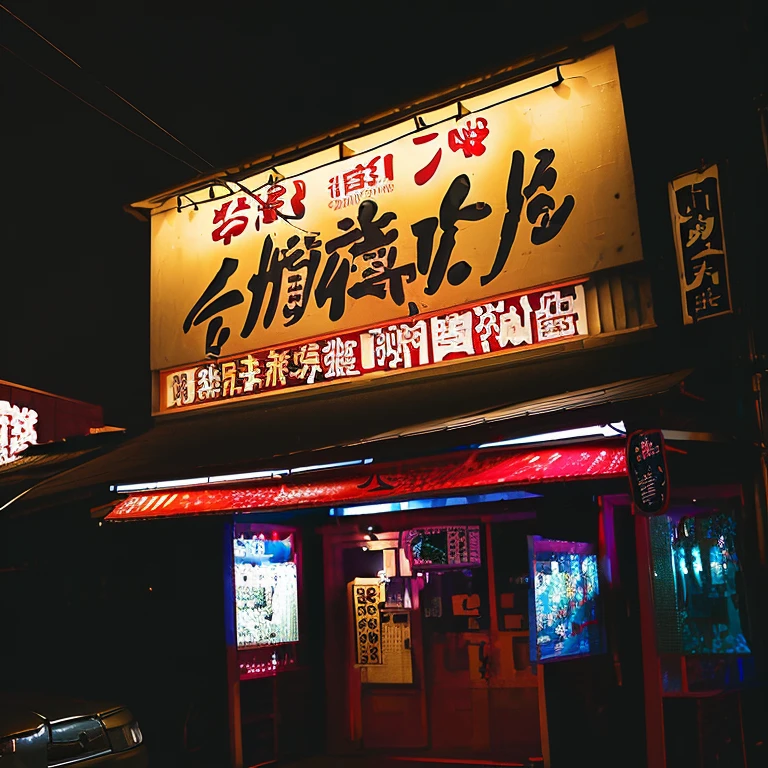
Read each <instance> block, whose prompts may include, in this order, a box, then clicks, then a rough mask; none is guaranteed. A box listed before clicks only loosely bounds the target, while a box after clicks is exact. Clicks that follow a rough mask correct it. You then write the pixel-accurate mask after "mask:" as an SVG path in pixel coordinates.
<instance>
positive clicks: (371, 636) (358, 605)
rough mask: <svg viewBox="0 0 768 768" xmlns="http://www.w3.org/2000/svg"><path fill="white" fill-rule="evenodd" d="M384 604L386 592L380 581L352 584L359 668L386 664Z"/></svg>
mask: <svg viewBox="0 0 768 768" xmlns="http://www.w3.org/2000/svg"><path fill="white" fill-rule="evenodd" d="M383 604H384V592H383V589H382V584H381V582H380V581H379V580H378V579H365V578H358V579H355V581H354V582H353V583H352V620H353V623H354V627H355V651H356V657H355V661H356V664H357V665H358V666H367V665H369V664H374V665H376V664H383V663H384V661H383V653H382V638H381V606H382V605H383Z"/></svg>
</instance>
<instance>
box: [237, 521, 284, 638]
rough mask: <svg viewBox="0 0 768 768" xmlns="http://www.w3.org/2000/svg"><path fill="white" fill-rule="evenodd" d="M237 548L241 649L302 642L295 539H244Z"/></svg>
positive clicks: (238, 541)
mask: <svg viewBox="0 0 768 768" xmlns="http://www.w3.org/2000/svg"><path fill="white" fill-rule="evenodd" d="M233 546H234V555H235V621H236V627H237V646H238V648H258V647H262V646H266V645H280V644H283V643H296V642H298V640H299V597H298V575H297V570H296V563H295V561H294V559H293V548H292V537H291V536H288V537H286V538H282V539H280V538H276V539H270V538H266V537H265V536H264V535H263V534H260V535H254V536H251V537H247V538H246V537H245V536H242V537H238V538H236V539H235V540H234V542H233Z"/></svg>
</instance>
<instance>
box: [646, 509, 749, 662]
mask: <svg viewBox="0 0 768 768" xmlns="http://www.w3.org/2000/svg"><path fill="white" fill-rule="evenodd" d="M738 545H739V542H738V535H737V531H736V519H735V516H734V514H733V512H732V511H730V510H722V509H709V510H704V511H701V512H698V511H697V512H696V513H695V514H692V513H691V510H680V511H673V512H671V513H670V514H668V515H662V516H660V517H656V518H653V519H652V520H651V549H652V560H653V575H654V580H653V583H654V604H655V611H656V627H657V637H658V642H659V651H660V652H661V653H676V654H684V655H692V654H705V653H707V654H723V653H733V654H747V653H751V649H750V647H749V644H748V642H747V639H746V637H745V630H746V606H745V601H744V589H743V575H742V566H741V561H740V560H739V554H738Z"/></svg>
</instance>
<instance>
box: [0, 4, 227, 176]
mask: <svg viewBox="0 0 768 768" xmlns="http://www.w3.org/2000/svg"><path fill="white" fill-rule="evenodd" d="M0 9H2V10H4V11H5V12H6V13H7V14H8V15H9V16H12V17H13V18H14V19H16V21H18V22H19V24H22V25H23V26H25V27H26V28H27V29H28V30H29V31H30V32H32V33H33V34H35V35H37V37H39V38H40V39H41V40H42V41H43V42H45V43H46V44H47V45H49V46H50V47H51V48H53V49H54V50H55V51H56V52H57V53H59V54H61V55H62V56H63V57H64V58H65V59H67V61H69V62H70V63H72V64H74V65H75V66H76V67H77V68H78V69H79V70H81V71H82V72H84V73H85V74H86V75H88V77H90V78H91V79H92V80H94V82H96V83H97V85H100V86H101V87H102V88H104V89H106V90H107V91H109V92H110V93H111V94H112V95H113V96H116V97H117V98H118V99H120V101H122V102H123V103H124V104H127V105H128V106H129V107H130V108H131V109H132V110H134V112H137V113H138V114H139V115H141V116H142V117H143V118H144V119H145V120H147V121H148V122H150V123H152V125H154V126H155V127H156V128H158V129H159V130H161V131H162V132H163V133H164V134H165V135H166V136H168V137H169V138H171V139H173V140H174V141H175V142H176V143H177V144H179V145H180V146H182V147H184V149H186V150H187V151H188V152H190V153H192V154H193V155H194V156H195V157H196V158H198V160H201V161H202V162H203V163H205V164H206V165H207V166H209V167H210V168H213V167H214V165H213V163H211V162H209V161H208V160H206V159H205V158H204V157H202V155H199V154H198V153H197V152H195V150H194V149H192V148H191V147H188V146H187V145H186V144H185V143H184V142H183V141H181V139H179V138H177V137H176V136H174V135H173V134H172V133H171V132H170V131H168V130H166V129H165V128H163V126H162V125H160V124H159V123H158V122H156V121H155V120H153V119H152V118H151V117H150V116H149V115H147V114H146V113H145V112H142V111H141V110H140V109H139V108H138V107H137V106H136V105H134V104H132V103H131V102H130V101H128V99H126V98H124V97H123V96H121V95H120V94H119V93H118V92H117V91H116V90H114V89H113V88H110V87H109V86H108V85H106V84H105V83H102V82H101V81H100V80H99V79H98V78H96V77H95V76H94V75H92V74H91V73H90V72H88V71H87V70H86V69H85V68H84V67H82V66H81V65H80V64H79V63H78V62H77V61H75V60H74V59H73V58H72V57H71V56H70V55H68V54H67V53H65V52H64V51H63V50H61V48H59V47H58V46H57V45H55V44H54V43H52V42H51V41H50V40H49V39H48V38H47V37H45V36H44V35H42V34H41V33H40V32H38V31H37V30H36V29H35V28H34V27H33V26H31V25H30V24H27V22H26V21H24V19H22V18H19V17H18V16H17V15H16V14H15V13H13V11H11V10H9V9H8V8H6V7H5V6H4V5H3V4H2V3H0ZM3 47H4V48H5V50H6V51H8V52H9V53H11V54H12V55H14V56H16V58H18V59H20V60H21V61H24V63H25V64H26V65H27V66H29V67H32V69H35V70H36V71H37V72H39V73H40V74H41V75H43V76H44V77H46V78H48V79H49V80H51V81H52V82H54V83H56V85H58V86H60V87H61V88H64V90H66V91H68V92H69V93H71V94H72V95H73V96H75V97H77V98H78V99H80V101H82V102H84V103H85V104H88V106H90V107H93V109H96V111H97V112H99V113H100V114H102V115H104V117H107V118H109V119H110V120H112V121H113V122H115V123H117V124H118V125H120V126H121V127H123V128H125V129H126V130H127V131H129V132H130V133H132V134H133V135H134V136H138V137H139V138H141V139H143V140H144V141H146V142H147V143H149V144H152V146H154V147H157V148H158V149H162V147H159V146H158V145H157V144H154V143H153V142H151V141H149V140H148V139H145V138H144V137H143V136H140V135H139V134H138V133H136V132H135V131H132V130H131V129H130V128H126V126H124V125H123V124H122V123H120V122H119V121H117V120H115V119H114V118H112V117H110V116H109V115H107V114H106V113H104V112H102V111H101V110H100V109H98V108H97V107H94V106H93V104H90V103H89V102H87V101H86V100H85V99H83V98H80V97H79V96H77V94H75V93H73V92H72V91H70V90H69V89H68V88H66V87H65V86H63V85H61V83H59V82H58V81H56V80H54V79H53V78H52V77H49V76H48V75H46V74H45V73H44V72H42V71H41V70H39V69H37V68H36V67H34V66H32V65H31V64H30V63H29V62H27V61H25V60H24V59H22V58H21V56H19V55H18V54H17V53H14V52H13V51H11V50H10V49H9V48H6V47H5V46H3ZM162 151H165V150H162ZM166 154H168V155H170V156H171V157H173V158H175V159H176V160H181V158H178V157H176V156H175V155H172V154H171V153H170V152H166ZM181 162H183V163H185V164H186V165H187V166H188V167H190V168H192V169H193V170H195V171H197V172H198V173H202V171H201V170H200V169H198V168H195V166H193V165H191V164H190V163H186V161H184V160H181Z"/></svg>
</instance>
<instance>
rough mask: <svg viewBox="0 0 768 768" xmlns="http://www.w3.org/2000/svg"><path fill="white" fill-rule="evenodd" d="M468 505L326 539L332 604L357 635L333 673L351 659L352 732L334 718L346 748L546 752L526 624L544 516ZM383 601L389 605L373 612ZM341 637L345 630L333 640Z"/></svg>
mask: <svg viewBox="0 0 768 768" xmlns="http://www.w3.org/2000/svg"><path fill="white" fill-rule="evenodd" d="M446 511H447V510H446ZM462 512H463V513H464V514H462V516H461V517H457V516H450V517H449V516H445V515H443V516H441V517H439V518H438V517H436V516H435V515H434V514H433V515H430V516H429V517H422V518H420V519H419V518H418V517H416V516H415V515H414V514H413V513H411V514H409V515H408V517H407V519H405V518H404V517H403V516H402V515H400V516H395V515H393V516H390V515H379V516H376V517H375V518H374V517H364V518H363V517H361V518H358V519H359V520H364V523H363V525H357V526H355V527H354V528H352V529H347V531H346V533H341V532H340V531H339V530H338V529H337V531H336V532H334V533H329V534H328V535H327V536H326V537H325V538H326V545H325V552H326V604H327V607H328V609H329V611H330V612H332V611H333V604H334V603H335V605H336V609H337V611H336V616H340V615H341V612H340V611H339V610H338V609H339V608H340V606H341V602H342V601H343V603H344V604H345V608H346V611H345V612H346V615H347V622H346V628H347V630H348V635H347V637H348V640H349V642H348V643H347V644H346V648H345V653H343V654H341V653H336V654H334V653H333V652H331V654H329V656H328V659H329V661H330V662H331V663H330V664H329V665H327V669H326V671H327V674H329V675H333V676H334V677H336V674H335V672H334V670H333V668H332V667H333V657H334V656H335V657H336V658H335V663H336V664H339V665H343V666H344V677H345V678H346V680H347V682H348V690H349V697H348V702H346V703H347V706H348V711H349V720H348V723H349V726H348V728H349V730H348V731H347V733H346V734H345V733H343V731H345V730H346V728H345V727H344V726H343V725H342V726H341V727H339V726H340V723H338V722H337V723H332V724H330V725H331V730H332V731H333V730H334V729H335V730H336V733H337V737H338V738H341V739H343V740H344V741H345V742H346V743H347V744H350V742H351V743H352V744H354V745H355V746H356V747H357V748H363V749H366V750H376V751H382V750H383V751H400V752H404V751H411V752H413V751H419V752H420V751H429V752H430V753H431V754H432V755H436V756H446V757H457V758H459V757H466V758H480V757H487V758H494V757H496V758H497V759H504V760H507V761H509V760H510V759H512V758H513V757H514V758H515V759H518V758H519V760H520V761H527V758H529V757H531V756H538V755H540V754H541V738H540V726H539V686H538V677H537V675H535V674H534V673H533V672H532V670H531V665H530V661H529V658H530V651H529V627H528V616H529V604H528V598H529V584H528V572H529V571H528V569H529V564H528V536H529V535H531V534H533V533H534V526H535V516H534V515H533V514H526V513H519V514H498V515H487V514H484V515H483V516H482V517H481V516H473V513H475V514H476V513H477V508H476V507H472V506H467V507H464V508H463V510H462ZM371 522H373V523H374V524H373V525H371V524H370V523H371ZM345 527H346V526H345ZM328 558H330V562H329V559H328ZM340 595H342V597H341V598H340V597H339V596H340ZM379 599H381V609H380V611H376V609H375V608H373V607H371V608H369V606H374V605H375V604H376V601H377V600H379ZM369 614H370V615H369ZM330 631H333V630H330ZM341 640H342V638H341V637H339V634H338V627H337V631H336V634H335V637H332V636H331V634H329V635H328V636H327V638H326V643H327V647H331V646H332V645H333V644H334V642H335V644H336V645H337V646H338V645H339V643H340V641H341ZM379 655H381V660H382V661H383V663H378V662H379ZM331 741H333V735H332V734H331Z"/></svg>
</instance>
